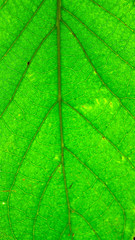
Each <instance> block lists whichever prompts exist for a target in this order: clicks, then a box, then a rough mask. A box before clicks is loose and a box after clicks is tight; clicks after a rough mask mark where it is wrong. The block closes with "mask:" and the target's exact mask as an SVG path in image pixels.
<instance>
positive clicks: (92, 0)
mask: <svg viewBox="0 0 135 240" xmlns="http://www.w3.org/2000/svg"><path fill="white" fill-rule="evenodd" d="M90 1H91V2H93V3H94V4H95V5H97V6H98V7H100V8H101V9H103V10H104V11H105V12H107V13H109V14H110V15H111V16H113V17H114V18H116V19H117V20H118V21H120V22H121V23H123V24H124V25H125V26H126V27H127V28H128V29H129V30H130V31H132V32H134V33H135V31H134V30H133V29H132V28H131V27H129V26H128V25H127V24H126V23H124V22H123V21H122V20H121V19H120V18H118V17H117V16H116V15H114V14H113V13H111V12H109V11H108V10H107V9H105V8H104V7H102V6H101V5H99V4H98V3H97V2H95V1H94V0H90Z"/></svg>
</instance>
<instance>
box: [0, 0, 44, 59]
mask: <svg viewBox="0 0 135 240" xmlns="http://www.w3.org/2000/svg"><path fill="white" fill-rule="evenodd" d="M44 2H45V0H43V1H42V2H41V3H40V4H39V6H38V7H37V9H36V11H35V12H34V14H33V15H32V17H31V18H30V19H29V21H28V22H27V23H26V25H25V26H24V28H23V29H22V30H21V32H20V33H19V35H18V36H17V38H16V39H15V40H14V41H13V43H12V44H11V46H10V47H9V48H8V50H7V51H6V52H5V53H4V55H3V56H2V57H1V59H0V61H2V60H3V58H4V57H5V56H6V55H7V54H8V52H9V51H10V50H11V48H12V47H13V45H14V44H15V43H16V42H17V40H18V38H19V37H20V36H21V34H22V33H23V32H24V30H25V29H26V27H27V26H28V25H29V23H30V22H31V20H32V19H33V18H34V16H35V15H36V13H37V12H38V11H39V9H40V8H41V6H42V5H43V3H44Z"/></svg>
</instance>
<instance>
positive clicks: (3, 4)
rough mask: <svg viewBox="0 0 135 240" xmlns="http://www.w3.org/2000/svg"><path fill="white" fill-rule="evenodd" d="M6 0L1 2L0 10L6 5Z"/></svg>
mask: <svg viewBox="0 0 135 240" xmlns="http://www.w3.org/2000/svg"><path fill="white" fill-rule="evenodd" d="M7 1H8V0H5V1H4V2H3V3H2V5H1V6H0V10H1V9H2V8H3V7H4V6H5V5H6V3H7Z"/></svg>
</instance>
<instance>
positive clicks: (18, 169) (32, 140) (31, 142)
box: [7, 101, 58, 239]
mask: <svg viewBox="0 0 135 240" xmlns="http://www.w3.org/2000/svg"><path fill="white" fill-rule="evenodd" d="M57 103H58V101H57V102H55V103H54V104H53V105H52V107H51V108H50V109H49V111H48V112H47V114H46V115H45V117H44V119H43V120H42V122H41V123H40V125H39V127H38V129H37V131H36V133H35V134H34V136H33V138H32V139H31V141H30V143H29V145H28V148H27V150H26V151H25V153H24V155H23V157H22V160H21V162H20V164H19V166H18V168H17V171H16V174H15V176H14V179H13V182H12V185H11V187H10V189H9V191H10V192H9V194H8V198H7V207H8V220H9V225H10V229H11V232H12V234H13V237H14V239H16V237H15V235H14V231H13V229H12V223H11V219H10V206H9V201H10V196H11V192H12V188H13V186H14V184H15V181H16V178H17V175H18V173H19V171H20V168H21V166H22V164H23V161H24V159H25V157H26V155H27V153H28V152H29V149H30V148H31V145H32V144H33V142H34V140H35V138H36V136H37V134H38V133H39V131H40V129H41V127H42V126H43V124H44V122H45V120H46V119H47V117H48V115H49V113H50V112H51V110H52V109H53V108H54V107H55V105H56V104H57Z"/></svg>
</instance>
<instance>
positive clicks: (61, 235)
mask: <svg viewBox="0 0 135 240" xmlns="http://www.w3.org/2000/svg"><path fill="white" fill-rule="evenodd" d="M68 225H69V224H67V225H66V226H65V227H64V229H63V231H62V233H61V234H60V237H59V240H61V238H62V237H63V234H64V232H65V231H66V229H67V227H68Z"/></svg>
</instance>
